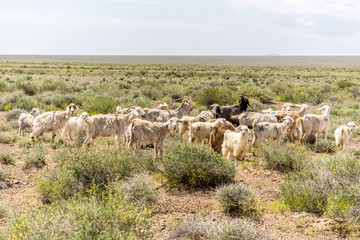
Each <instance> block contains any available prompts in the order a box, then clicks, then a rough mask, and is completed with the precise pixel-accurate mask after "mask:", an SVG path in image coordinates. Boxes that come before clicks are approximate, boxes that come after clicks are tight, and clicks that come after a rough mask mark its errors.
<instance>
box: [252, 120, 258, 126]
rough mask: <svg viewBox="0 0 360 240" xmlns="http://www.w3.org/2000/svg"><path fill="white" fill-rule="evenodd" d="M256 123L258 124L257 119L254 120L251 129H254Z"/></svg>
mask: <svg viewBox="0 0 360 240" xmlns="http://www.w3.org/2000/svg"><path fill="white" fill-rule="evenodd" d="M257 122H258V120H257V119H254V121H253V124H252V127H253V128H255V126H256V124H257Z"/></svg>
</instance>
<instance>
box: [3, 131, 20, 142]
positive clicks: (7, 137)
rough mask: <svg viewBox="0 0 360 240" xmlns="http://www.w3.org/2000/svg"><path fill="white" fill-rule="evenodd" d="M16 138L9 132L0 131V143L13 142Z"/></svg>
mask: <svg viewBox="0 0 360 240" xmlns="http://www.w3.org/2000/svg"><path fill="white" fill-rule="evenodd" d="M16 139H17V136H16V135H11V134H9V133H0V143H3V144H9V143H13V142H15V141H16Z"/></svg>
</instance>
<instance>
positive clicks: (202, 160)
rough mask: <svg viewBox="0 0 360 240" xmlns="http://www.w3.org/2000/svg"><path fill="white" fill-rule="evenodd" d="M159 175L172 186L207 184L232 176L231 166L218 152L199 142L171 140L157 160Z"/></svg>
mask: <svg viewBox="0 0 360 240" xmlns="http://www.w3.org/2000/svg"><path fill="white" fill-rule="evenodd" d="M160 164H161V168H162V169H164V170H163V171H162V172H161V174H162V175H163V176H164V177H165V178H166V179H167V181H168V183H169V184H170V185H172V186H177V187H179V186H191V187H209V186H216V185H220V184H224V183H227V182H229V181H231V180H233V178H234V177H235V167H234V164H233V163H231V162H230V161H228V160H226V159H224V158H223V157H222V156H221V155H219V154H217V153H215V152H214V151H212V150H210V149H209V148H208V147H206V146H201V145H197V144H194V145H184V144H182V143H179V142H172V143H171V144H168V145H167V149H166V152H165V156H164V157H163V158H162V160H161V163H160Z"/></svg>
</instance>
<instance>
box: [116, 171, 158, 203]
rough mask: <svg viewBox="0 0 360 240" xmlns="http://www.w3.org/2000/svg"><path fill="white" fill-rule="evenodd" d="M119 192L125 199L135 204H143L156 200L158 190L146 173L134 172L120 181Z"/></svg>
mask: <svg viewBox="0 0 360 240" xmlns="http://www.w3.org/2000/svg"><path fill="white" fill-rule="evenodd" d="M120 191H121V193H122V194H123V195H124V196H125V199H126V200H128V201H130V202H132V203H135V204H136V205H140V206H145V205H148V204H152V203H154V202H156V200H157V197H158V194H159V193H158V191H157V190H156V189H155V186H154V182H153V179H152V178H151V177H150V176H149V175H148V174H143V173H142V174H136V175H134V176H132V177H129V178H128V179H127V180H126V181H124V182H122V183H121V186H120Z"/></svg>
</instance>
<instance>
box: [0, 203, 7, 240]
mask: <svg viewBox="0 0 360 240" xmlns="http://www.w3.org/2000/svg"><path fill="white" fill-rule="evenodd" d="M8 209H9V203H6V202H4V201H0V219H1V218H6V217H7V216H8V214H9V210H8ZM0 236H1V235H0ZM0 239H1V238H0Z"/></svg>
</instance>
